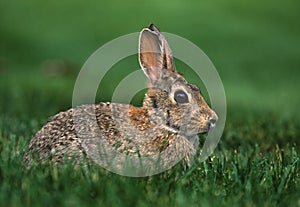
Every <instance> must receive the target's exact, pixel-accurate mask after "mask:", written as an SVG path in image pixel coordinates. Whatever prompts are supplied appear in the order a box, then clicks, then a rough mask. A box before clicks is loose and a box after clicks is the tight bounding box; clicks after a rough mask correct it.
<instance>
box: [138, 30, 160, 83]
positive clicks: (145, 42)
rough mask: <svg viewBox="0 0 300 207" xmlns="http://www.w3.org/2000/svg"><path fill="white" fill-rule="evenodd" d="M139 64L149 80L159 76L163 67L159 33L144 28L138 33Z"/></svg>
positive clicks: (155, 79) (152, 80)
mask: <svg viewBox="0 0 300 207" xmlns="http://www.w3.org/2000/svg"><path fill="white" fill-rule="evenodd" d="M139 56H140V57H139V58H140V64H141V66H142V68H143V69H144V72H145V73H146V75H147V76H148V77H149V79H150V81H151V82H154V81H157V80H158V79H159V78H160V73H161V71H162V69H163V54H162V42H161V41H160V37H159V34H157V33H155V32H153V31H150V30H149V29H144V30H143V31H142V32H141V35H140V51H139Z"/></svg>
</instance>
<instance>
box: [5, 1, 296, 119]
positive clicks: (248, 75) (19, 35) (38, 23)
mask: <svg viewBox="0 0 300 207" xmlns="http://www.w3.org/2000/svg"><path fill="white" fill-rule="evenodd" d="M299 8H300V3H299V1H296V0H294V1H293V0H288V1H271V0H264V1H240V0H230V1H224V0H214V1H196V0H192V1H179V0H172V1H116V0H112V1H85V2H83V1H71V0H62V1H38V0H30V1H20V0H14V1H3V0H1V1H0V87H1V89H0V90H1V91H0V95H1V100H0V106H1V108H0V110H1V113H11V114H12V115H26V116H27V115H30V116H32V117H34V116H40V115H43V117H45V118H47V117H48V116H50V115H52V114H54V113H56V112H57V111H58V110H64V109H67V108H69V107H71V97H72V90H73V85H74V83H75V79H76V75H77V74H78V72H79V70H80V67H81V66H82V65H83V64H84V62H85V61H86V59H87V58H88V57H89V56H90V55H91V54H92V53H93V52H94V51H95V50H96V49H97V48H99V47H100V46H101V45H103V44H105V43H106V42H108V41H110V40H113V39H114V38H116V37H119V36H121V35H124V34H128V33H132V32H138V31H140V30H141V29H142V28H143V27H145V26H148V25H149V24H150V23H155V24H156V25H157V26H158V27H159V28H160V29H161V30H162V31H165V32H170V33H174V34H177V35H180V36H182V37H184V38H187V39H189V40H190V41H192V42H193V43H195V44H196V45H198V46H199V47H200V48H201V49H202V50H203V51H204V52H205V53H206V54H207V55H208V56H209V58H210V59H211V60H212V62H213V63H214V64H215V66H216V68H217V70H218V72H219V74H220V77H221V79H222V80H223V84H224V87H225V91H226V96H227V103H228V109H229V116H230V115H232V116H234V115H242V116H244V115H245V113H247V114H250V115H249V116H251V114H252V113H256V114H260V113H269V112H272V113H275V114H278V117H291V116H293V117H295V116H297V115H298V114H299V111H300V110H298V105H299V92H298V90H299V89H300V87H299V86H300V81H298V78H299V75H300V70H299V69H300V68H299V66H300V58H299V57H300V47H299V45H300V27H299V19H300V13H299ZM177 64H179V66H180V63H177ZM138 67H139V66H138V62H137V57H133V58H132V59H129V60H128V61H122V64H120V65H119V67H118V66H116V69H115V71H116V72H115V73H113V75H115V77H114V76H111V77H110V84H107V86H106V87H107V91H104V94H102V96H101V97H98V99H99V100H109V95H110V94H111V93H112V92H113V85H114V84H115V83H117V82H118V81H120V80H121V78H122V76H124V75H126V74H127V73H128V72H129V71H130V70H132V69H136V68H138ZM179 69H180V68H179ZM182 72H183V73H184V74H185V75H186V76H188V74H187V73H188V72H185V71H184V70H183V71H182ZM141 97H142V96H141ZM28 111H30V114H28ZM36 112H37V113H36ZM43 112H44V113H43Z"/></svg>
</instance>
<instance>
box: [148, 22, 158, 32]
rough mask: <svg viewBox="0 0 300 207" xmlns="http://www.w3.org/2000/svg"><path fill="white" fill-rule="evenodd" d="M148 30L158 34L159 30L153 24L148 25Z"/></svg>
mask: <svg viewBox="0 0 300 207" xmlns="http://www.w3.org/2000/svg"><path fill="white" fill-rule="evenodd" d="M148 29H150V30H151V31H155V32H160V30H159V29H158V28H157V27H156V26H155V25H154V24H153V23H151V24H150V25H149V27H148Z"/></svg>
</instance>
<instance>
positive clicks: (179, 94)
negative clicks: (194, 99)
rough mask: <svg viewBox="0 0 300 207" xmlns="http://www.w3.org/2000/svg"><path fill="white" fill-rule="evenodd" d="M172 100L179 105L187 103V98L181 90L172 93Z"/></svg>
mask: <svg viewBox="0 0 300 207" xmlns="http://www.w3.org/2000/svg"><path fill="white" fill-rule="evenodd" d="M174 100H175V101H176V102H177V103H179V104H183V103H188V102H189V97H188V95H187V94H186V93H185V92H184V91H183V90H177V91H175V93H174Z"/></svg>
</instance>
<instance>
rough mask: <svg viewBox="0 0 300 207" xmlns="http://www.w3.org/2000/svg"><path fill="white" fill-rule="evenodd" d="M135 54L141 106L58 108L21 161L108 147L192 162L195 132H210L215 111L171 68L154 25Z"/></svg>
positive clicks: (78, 154)
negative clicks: (143, 87)
mask: <svg viewBox="0 0 300 207" xmlns="http://www.w3.org/2000/svg"><path fill="white" fill-rule="evenodd" d="M139 55H140V64H141V66H142V68H143V70H144V72H145V73H146V75H147V77H148V79H149V82H150V83H149V90H148V92H147V94H146V97H145V99H144V103H143V106H142V107H141V108H137V107H134V106H131V105H126V104H117V103H99V104H96V105H82V106H78V107H76V108H73V109H70V110H68V111H66V112H61V113H59V114H57V115H55V116H54V117H53V118H51V119H50V120H49V122H48V123H47V124H46V125H45V126H44V127H43V128H42V129H41V130H40V131H39V132H37V134H36V135H35V136H34V137H33V138H32V140H31V142H30V144H29V148H28V152H27V153H26V155H25V157H24V162H25V165H26V166H30V164H31V162H32V160H33V158H34V157H35V156H36V157H37V160H40V161H43V160H49V159H50V160H52V161H54V162H60V161H63V159H65V158H74V159H75V161H76V162H77V161H80V160H81V159H82V158H84V157H87V158H92V159H93V158H95V157H97V156H98V159H102V158H103V159H105V157H103V155H104V154H105V153H104V154H103V152H104V151H105V150H106V148H110V149H113V150H116V151H117V152H120V153H124V154H126V155H133V156H137V157H139V156H154V157H155V156H158V155H160V154H163V157H162V158H163V159H164V162H165V163H172V162H175V161H176V160H178V158H182V157H184V160H185V162H186V163H187V164H188V165H190V164H191V161H192V159H193V157H194V155H195V154H196V152H197V148H198V142H199V140H198V136H197V135H198V134H199V133H206V132H207V131H208V130H210V128H212V127H213V126H214V123H215V122H216V121H217V115H216V114H215V113H214V111H212V110H211V109H210V108H209V106H208V105H207V104H206V102H205V100H204V98H203V97H202V96H201V94H200V91H199V89H198V88H197V87H196V86H194V85H192V84H189V83H188V82H186V80H185V79H184V78H183V76H181V75H180V74H178V73H177V72H176V71H175V67H174V64H173V58H172V55H171V50H170V48H169V47H168V45H167V42H166V40H165V38H164V37H163V35H162V34H161V33H160V32H159V30H158V29H157V28H155V27H154V26H153V25H151V26H150V27H149V28H146V29H144V30H143V31H142V32H141V36H140V50H139ZM101 150H102V151H101ZM98 154H101V155H102V157H101V156H100V157H99V155H98ZM95 159H97V158H95ZM119 164H120V165H121V164H122V163H119Z"/></svg>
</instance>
